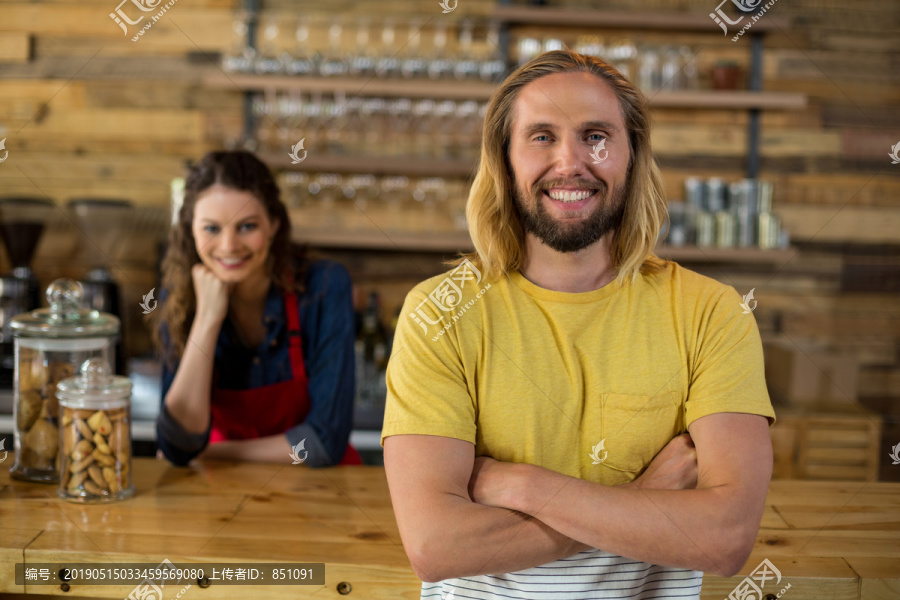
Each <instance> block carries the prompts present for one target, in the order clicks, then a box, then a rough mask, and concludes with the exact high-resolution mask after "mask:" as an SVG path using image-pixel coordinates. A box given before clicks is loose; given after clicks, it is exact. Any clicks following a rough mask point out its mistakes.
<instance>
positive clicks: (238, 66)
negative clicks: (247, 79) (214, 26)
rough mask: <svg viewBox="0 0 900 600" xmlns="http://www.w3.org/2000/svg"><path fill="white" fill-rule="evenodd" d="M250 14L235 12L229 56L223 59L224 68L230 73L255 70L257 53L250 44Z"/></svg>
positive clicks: (243, 11)
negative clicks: (248, 36) (248, 35)
mask: <svg viewBox="0 0 900 600" xmlns="http://www.w3.org/2000/svg"><path fill="white" fill-rule="evenodd" d="M249 22H250V13H249V12H247V11H245V10H239V11H235V13H234V21H233V22H232V33H233V36H232V43H231V49H230V51H229V52H228V54H226V55H225V57H224V58H223V59H222V68H223V69H225V70H226V71H229V72H234V71H236V72H238V73H248V72H250V71H252V70H253V65H254V60H255V58H256V51H255V50H254V49H253V48H251V47H250V44H249V43H248V38H247V33H248V31H249Z"/></svg>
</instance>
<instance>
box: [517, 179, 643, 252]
mask: <svg viewBox="0 0 900 600" xmlns="http://www.w3.org/2000/svg"><path fill="white" fill-rule="evenodd" d="M562 185H569V184H566V183H563V182H561V181H554V182H547V183H541V182H538V183H535V184H534V185H533V186H532V188H531V196H532V203H533V206H534V207H533V208H531V209H529V207H528V204H527V203H526V199H525V198H524V197H523V194H522V191H521V190H520V188H519V184H518V182H516V181H515V180H514V181H513V189H514V190H515V193H514V197H515V202H516V208H518V209H519V215H520V217H521V223H522V228H523V229H524V230H525V233H531V234H533V235H534V236H535V237H537V238H538V239H539V240H540V241H541V242H543V243H544V244H546V245H547V246H549V247H550V248H553V249H554V250H556V251H557V252H576V251H578V250H581V249H583V248H587V247H588V246H590V245H591V244H593V243H594V242H596V241H597V240H599V239H600V238H602V237H603V236H604V235H606V234H607V233H609V232H610V231H615V230H617V229H618V228H619V226H620V225H621V224H622V220H623V218H624V216H625V197H626V195H627V194H626V190H625V184H622V185H621V186H618V187H616V188H614V190H613V193H612V195H611V196H610V197H607V193H608V190H609V187H608V186H607V185H606V184H605V183H603V182H602V181H597V182H596V184H591V185H594V187H588V186H586V185H585V182H583V181H582V182H580V183H578V184H576V185H577V186H578V187H579V188H580V189H596V190H597V196H598V197H599V201H598V202H597V207H596V208H595V209H594V211H593V212H592V213H591V214H589V215H588V216H587V217H586V218H584V219H582V220H581V221H578V222H574V223H564V222H560V221H557V220H555V219H554V218H553V217H552V216H551V215H550V213H549V212H548V211H547V207H546V206H545V204H544V203H545V202H546V201H547V200H548V198H547V196H545V195H544V193H543V191H544V190H546V189H550V188H552V187H554V186H562Z"/></svg>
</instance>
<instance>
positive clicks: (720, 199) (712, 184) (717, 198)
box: [706, 177, 728, 213]
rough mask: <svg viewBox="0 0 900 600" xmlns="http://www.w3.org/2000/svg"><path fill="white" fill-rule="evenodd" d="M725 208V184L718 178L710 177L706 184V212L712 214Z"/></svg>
mask: <svg viewBox="0 0 900 600" xmlns="http://www.w3.org/2000/svg"><path fill="white" fill-rule="evenodd" d="M727 208H728V207H727V206H725V182H724V181H722V180H721V179H719V178H718V177H711V178H710V179H709V180H708V181H707V182H706V210H708V211H709V212H712V213H716V212H719V211H720V210H727Z"/></svg>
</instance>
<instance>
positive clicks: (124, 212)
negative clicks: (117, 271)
mask: <svg viewBox="0 0 900 600" xmlns="http://www.w3.org/2000/svg"><path fill="white" fill-rule="evenodd" d="M68 207H69V211H70V212H71V213H72V215H73V216H74V218H75V223H76V224H77V226H78V233H79V236H80V238H81V247H82V248H83V250H84V256H85V258H86V259H87V261H88V265H89V270H88V272H87V274H86V275H85V276H84V277H83V278H82V279H81V280H80V283H81V286H82V288H83V289H84V296H83V298H84V305H85V306H86V307H87V308H92V309H94V310H97V311H100V312H104V313H110V314H113V315H115V316H116V317H118V318H119V319H120V320H122V322H123V323H124V322H125V320H123V316H122V306H121V304H120V298H121V296H120V289H119V284H118V283H117V282H116V280H115V279H114V278H113V274H112V272H111V271H110V266H111V261H112V257H113V253H114V252H115V250H116V246H117V245H118V244H119V242H121V241H122V239H123V238H124V237H125V235H126V234H127V233H128V231H129V230H130V229H131V221H132V213H133V210H134V209H133V206H132V204H131V202H129V201H128V200H120V199H106V198H75V199H72V200H70V201H69V204H68ZM122 329H123V331H124V329H125V328H124V327H123V328H122ZM121 335H123V334H122V333H120V338H119V340H118V342H117V343H116V361H115V363H116V371H117V372H119V373H124V372H125V371H124V369H125V366H124V365H125V357H124V353H123V344H122V339H121Z"/></svg>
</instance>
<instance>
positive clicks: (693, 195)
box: [684, 177, 706, 210]
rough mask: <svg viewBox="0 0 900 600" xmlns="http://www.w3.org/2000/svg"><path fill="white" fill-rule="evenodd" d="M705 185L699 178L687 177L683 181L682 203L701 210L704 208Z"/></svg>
mask: <svg viewBox="0 0 900 600" xmlns="http://www.w3.org/2000/svg"><path fill="white" fill-rule="evenodd" d="M705 188H706V185H705V183H704V182H703V180H702V179H700V178H699V177H688V178H687V179H685V180H684V203H685V204H686V205H687V206H693V207H694V208H696V209H698V210H702V209H703V208H704V206H705V198H704V196H705V195H706V189H705Z"/></svg>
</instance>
